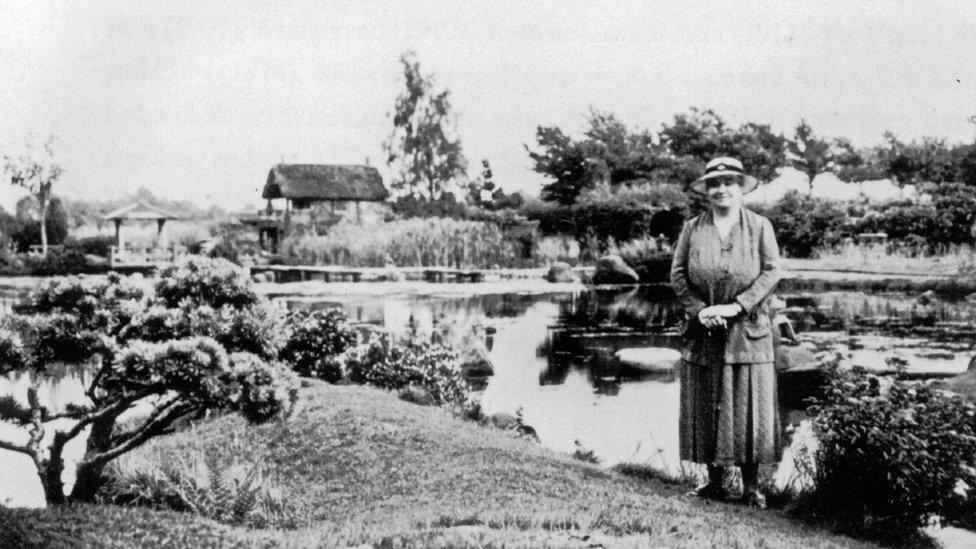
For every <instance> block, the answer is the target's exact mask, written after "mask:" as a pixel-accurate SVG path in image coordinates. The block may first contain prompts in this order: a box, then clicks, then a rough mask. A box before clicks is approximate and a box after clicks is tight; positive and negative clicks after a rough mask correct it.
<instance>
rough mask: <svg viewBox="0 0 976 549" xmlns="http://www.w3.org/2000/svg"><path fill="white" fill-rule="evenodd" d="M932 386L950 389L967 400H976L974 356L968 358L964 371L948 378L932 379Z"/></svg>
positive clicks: (945, 389) (975, 363)
mask: <svg viewBox="0 0 976 549" xmlns="http://www.w3.org/2000/svg"><path fill="white" fill-rule="evenodd" d="M932 387H934V388H936V389H942V390H944V391H952V392H953V393H956V394H958V395H961V396H962V397H963V398H965V399H967V400H970V401H976V356H974V357H973V358H972V359H970V361H969V367H968V368H967V369H966V371H965V372H963V373H961V374H959V375H957V376H954V377H950V378H949V379H940V380H937V381H933V382H932Z"/></svg>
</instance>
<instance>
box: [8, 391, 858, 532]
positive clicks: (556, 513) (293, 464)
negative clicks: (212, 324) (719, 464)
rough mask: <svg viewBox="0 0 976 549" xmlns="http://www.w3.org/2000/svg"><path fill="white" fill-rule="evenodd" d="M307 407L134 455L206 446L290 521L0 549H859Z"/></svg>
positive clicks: (475, 446) (352, 402) (103, 518)
mask: <svg viewBox="0 0 976 549" xmlns="http://www.w3.org/2000/svg"><path fill="white" fill-rule="evenodd" d="M302 396H303V402H302V407H301V408H300V409H299V411H298V412H297V413H296V415H295V416H293V417H292V419H291V420H289V421H288V422H285V423H279V424H269V425H263V426H259V427H253V426H247V425H246V424H245V423H244V422H243V420H241V419H239V418H237V417H231V416H228V417H222V418H219V419H216V420H214V421H212V422H209V423H206V424H204V425H203V426H201V427H198V428H195V429H193V430H192V431H190V432H184V433H179V434H176V435H173V436H170V437H166V438H164V439H162V440H159V441H156V442H154V443H153V444H152V445H150V446H148V447H145V448H142V449H140V450H138V453H140V454H144V456H151V455H159V452H169V453H174V454H179V453H188V452H194V451H199V448H201V447H202V448H204V450H205V451H206V452H207V453H211V452H212V453H216V454H218V455H220V456H222V457H224V458H226V459H231V457H232V458H233V459H234V460H238V461H243V462H250V463H255V462H260V463H262V464H263V468H264V470H265V472H266V474H268V475H269V478H270V479H271V480H273V482H274V484H275V485H276V486H277V489H278V490H279V491H280V497H281V499H282V501H283V502H284V504H285V506H286V507H287V509H288V510H289V512H288V513H287V517H285V516H284V515H283V516H282V517H279V518H277V519H274V520H273V521H272V523H271V524H270V525H269V527H268V528H265V529H248V528H244V527H230V526H226V525H222V524H218V523H216V522H212V521H209V520H205V519H201V518H198V517H196V516H194V515H189V514H179V513H173V512H162V511H154V510H150V509H139V508H121V507H115V506H111V505H103V506H77V507H67V508H64V509H55V510H39V511H27V510H15V511H8V512H6V513H4V514H2V515H0V530H3V531H6V532H8V533H10V534H9V535H10V536H20V537H19V538H12V537H11V539H9V540H7V543H6V544H4V543H2V542H3V541H4V540H0V545H4V546H6V545H11V544H13V545H16V544H18V540H20V544H24V545H35V544H43V545H74V544H79V545H98V546H152V547H158V546H175V547H182V546H193V547H199V546H214V545H220V546H233V545H242V544H243V545H263V546H267V545H271V546H275V545H288V546H345V545H359V544H363V543H367V544H382V545H383V546H389V547H415V546H422V547H430V546H445V547H464V546H469V547H483V546H505V547H513V546H514V547H522V546H526V547H544V546H552V547H566V546H591V545H592V544H598V543H602V544H604V545H612V546H625V547H626V546H635V547H641V546H667V547H707V546H720V547H852V546H860V544H859V543H858V542H855V541H853V540H851V539H849V538H844V537H840V536H833V535H831V534H829V533H826V532H824V531H820V530H814V529H810V528H807V527H805V526H802V525H799V524H798V523H796V522H793V521H790V520H789V519H787V518H785V517H783V516H781V515H780V514H778V513H776V512H771V511H765V512H760V511H753V510H750V509H746V508H743V507H741V506H736V505H725V504H714V503H708V502H702V501H697V500H692V499H689V498H686V497H683V496H682V495H681V491H682V490H683V489H682V488H679V487H675V486H669V485H667V484H664V483H660V482H657V481H648V480H638V479H635V478H631V477H627V476H623V475H620V474H618V473H613V472H609V471H606V470H603V469H600V468H598V467H596V466H593V465H590V464H586V463H581V462H579V461H575V460H573V459H571V458H570V457H569V456H561V455H557V454H554V453H552V452H550V451H548V450H546V449H544V448H542V447H540V446H539V445H537V444H535V443H533V442H531V441H528V440H526V439H524V438H517V437H516V436H515V435H513V434H511V433H509V432H503V431H498V430H493V429H488V428H483V427H478V426H477V425H475V424H472V423H469V422H464V421H461V420H459V419H456V418H454V417H451V416H450V415H449V414H447V413H446V412H445V411H443V410H441V409H436V408H422V407H418V406H414V405H411V404H407V403H404V402H401V401H399V400H397V399H396V397H395V396H394V395H392V394H390V393H386V392H384V391H380V390H376V389H372V388H368V387H360V386H332V385H328V384H324V383H322V384H315V385H314V386H312V387H311V388H308V389H305V390H303V394H302ZM154 453H155V454H154ZM136 457H138V456H136ZM4 521H6V522H7V524H3V522H4ZM275 521H277V522H275ZM45 540H48V541H45Z"/></svg>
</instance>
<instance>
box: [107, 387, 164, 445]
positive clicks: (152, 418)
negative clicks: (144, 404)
mask: <svg viewBox="0 0 976 549" xmlns="http://www.w3.org/2000/svg"><path fill="white" fill-rule="evenodd" d="M179 401H180V397H179V396H175V397H173V398H172V399H170V400H169V402H166V403H165V404H163V405H161V406H157V407H156V409H155V410H153V412H152V413H151V414H149V416H148V417H147V418H146V420H145V421H144V422H142V424H141V425H139V426H138V427H136V428H134V429H132V430H130V431H129V432H127V433H122V434H119V435H118V436H117V437H112V438H113V441H112V442H113V443H115V444H121V443H123V442H125V441H126V440H127V439H129V438H132V437H134V436H136V435H137V434H139V433H140V432H142V431H143V430H145V429H146V428H147V427H148V426H150V425H152V423H153V422H154V421H156V420H157V419H159V416H161V415H163V413H165V412H166V411H167V410H168V409H169V408H172V407H173V406H174V405H175V404H177V403H178V402H179Z"/></svg>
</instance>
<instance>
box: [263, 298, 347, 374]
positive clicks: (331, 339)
mask: <svg viewBox="0 0 976 549" xmlns="http://www.w3.org/2000/svg"><path fill="white" fill-rule="evenodd" d="M346 318H347V317H346V314H345V313H344V312H343V311H342V310H341V309H329V310H328V311H308V310H305V309H295V310H293V311H290V312H289V313H288V316H287V318H286V320H285V333H286V338H285V344H284V346H283V347H282V349H281V352H280V354H279V357H280V358H281V360H283V361H285V362H288V363H290V364H291V365H292V368H294V370H295V371H296V372H297V373H298V374H299V375H303V376H312V377H318V378H321V379H324V380H326V381H329V382H332V383H335V382H336V381H339V380H340V379H342V375H343V371H342V363H341V361H339V360H337V356H338V355H339V354H341V353H343V352H345V351H346V349H348V348H350V347H352V346H353V345H355V344H356V333H355V332H354V331H353V330H352V328H350V327H349V324H348V323H347V322H346Z"/></svg>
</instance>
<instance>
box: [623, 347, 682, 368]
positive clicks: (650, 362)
mask: <svg viewBox="0 0 976 549" xmlns="http://www.w3.org/2000/svg"><path fill="white" fill-rule="evenodd" d="M614 357H615V358H616V359H617V360H618V361H620V364H622V365H624V366H627V367H629V368H633V369H636V370H640V371H642V372H648V373H650V372H672V371H674V370H675V369H676V368H677V367H678V364H679V363H680V362H681V352H680V351H677V350H675V349H669V348H667V347H630V348H627V349H620V350H619V351H617V352H616V353H614Z"/></svg>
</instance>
